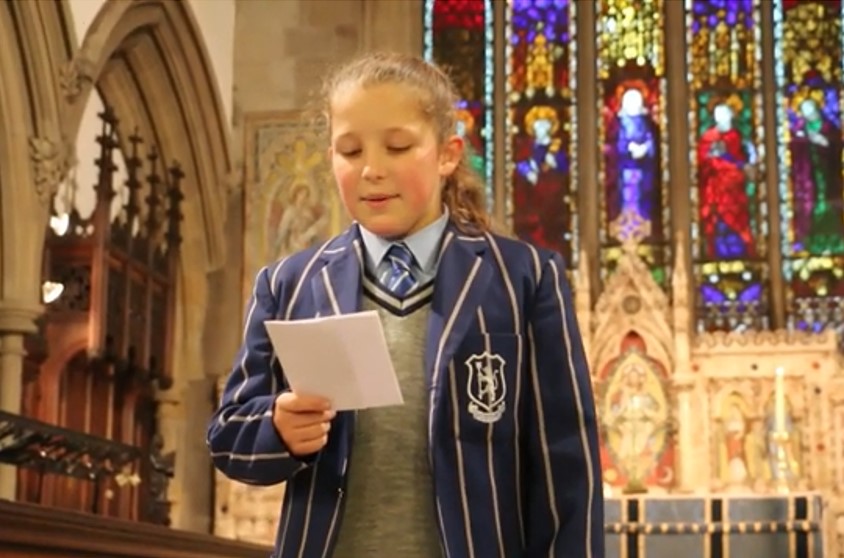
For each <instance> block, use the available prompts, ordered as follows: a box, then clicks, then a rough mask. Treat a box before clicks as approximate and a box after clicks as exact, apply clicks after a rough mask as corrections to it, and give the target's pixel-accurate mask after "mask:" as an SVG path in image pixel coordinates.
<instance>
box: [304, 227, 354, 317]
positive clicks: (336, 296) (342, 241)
mask: <svg viewBox="0 0 844 558" xmlns="http://www.w3.org/2000/svg"><path fill="white" fill-rule="evenodd" d="M361 242H362V241H361V238H360V235H359V233H358V230H357V225H353V226H352V227H350V228H349V229H348V230H347V231H346V234H344V235H343V236H341V237H339V238H338V239H337V242H332V243H331V244H329V245H328V246H326V247H325V249H323V252H322V254H321V256H320V257H321V259H322V261H323V262H324V265H323V266H322V269H319V270H318V271H317V272H316V273H315V274H314V276H313V277H312V278H311V292H312V294H313V297H314V308H315V312H316V315H317V316H330V315H334V314H350V313H352V312H357V311H358V310H360V297H361V270H362V265H363V264H362V257H363V251H362V250H363V249H362V246H361Z"/></svg>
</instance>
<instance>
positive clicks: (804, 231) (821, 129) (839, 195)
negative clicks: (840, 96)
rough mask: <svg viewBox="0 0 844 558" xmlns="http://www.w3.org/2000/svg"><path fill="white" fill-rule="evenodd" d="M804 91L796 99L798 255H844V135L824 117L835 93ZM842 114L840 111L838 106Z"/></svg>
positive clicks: (794, 183) (793, 161)
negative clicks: (843, 173)
mask: <svg viewBox="0 0 844 558" xmlns="http://www.w3.org/2000/svg"><path fill="white" fill-rule="evenodd" d="M832 93H833V95H831V97H832V98H831V99H825V98H824V93H823V91H822V90H820V89H814V90H810V89H804V90H803V91H800V92H799V93H798V94H797V95H795V96H794V98H793V100H792V111H793V114H792V119H791V143H790V151H791V180H792V188H793V196H794V205H793V208H794V242H795V246H794V250H795V251H796V252H802V251H807V252H810V253H812V254H841V253H844V208H842V204H844V192H842V180H841V148H842V145H841V130H840V129H839V128H838V127H836V125H835V124H834V121H833V120H832V119H831V118H829V117H828V116H827V115H825V114H824V109H825V100H829V101H831V102H833V103H836V104H837V102H838V100H837V98H836V96H835V95H834V93H835V92H834V91H832ZM834 110H837V107H834Z"/></svg>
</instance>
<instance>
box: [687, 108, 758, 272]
mask: <svg viewBox="0 0 844 558" xmlns="http://www.w3.org/2000/svg"><path fill="white" fill-rule="evenodd" d="M740 103H741V101H740V99H738V97H735V96H734V97H731V98H730V99H729V100H716V101H715V102H714V103H713V104H712V106H713V108H712V118H713V119H714V125H712V126H711V127H709V128H708V129H707V130H705V131H704V132H703V134H702V135H701V137H700V140H699V143H698V148H697V163H698V187H699V207H700V221H701V226H702V229H703V234H704V238H705V248H704V254H705V257H707V258H710V259H736V258H742V257H747V256H752V255H753V254H754V243H753V232H752V230H751V222H750V212H749V211H748V208H749V194H748V191H749V190H750V186H751V184H752V182H753V180H754V179H755V176H754V168H755V167H754V165H755V164H756V162H757V156H756V150H755V148H754V147H753V144H752V143H750V142H748V141H745V140H744V138H743V137H742V135H741V132H740V131H739V130H737V129H736V127H735V126H734V119H735V117H736V114H737V112H738V110H737V109H739V108H740V106H737V105H740Z"/></svg>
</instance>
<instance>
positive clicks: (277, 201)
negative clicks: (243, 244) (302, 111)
mask: <svg viewBox="0 0 844 558" xmlns="http://www.w3.org/2000/svg"><path fill="white" fill-rule="evenodd" d="M324 157H325V155H324V154H323V153H321V152H316V151H312V150H310V149H309V147H308V142H307V141H305V140H304V139H303V138H297V139H296V140H295V141H294V142H293V149H292V152H282V153H280V154H278V155H277V158H276V161H275V164H274V165H273V168H272V169H271V171H270V172H269V173H268V176H267V179H266V187H268V188H269V189H271V191H272V194H271V196H270V198H269V203H268V204H267V219H266V228H267V242H268V244H267V249H268V251H269V252H270V253H269V258H270V259H272V258H278V257H282V256H285V255H287V254H291V253H293V252H296V251H299V250H302V249H304V248H307V247H308V246H310V245H312V244H315V243H317V242H318V241H319V240H321V239H323V238H325V237H326V236H327V235H328V232H329V228H330V225H331V211H330V208H329V206H328V204H326V203H324V202H323V200H322V199H320V196H319V195H318V194H317V192H315V191H314V189H315V188H318V187H319V185H320V184H322V180H321V179H320V178H321V177H320V176H319V170H320V169H321V168H322V166H323V162H324V161H323V159H324Z"/></svg>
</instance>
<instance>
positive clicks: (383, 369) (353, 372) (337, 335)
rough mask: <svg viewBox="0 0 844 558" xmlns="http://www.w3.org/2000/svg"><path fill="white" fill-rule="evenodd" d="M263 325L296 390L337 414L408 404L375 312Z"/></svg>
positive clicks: (273, 322) (269, 322) (291, 384)
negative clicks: (322, 401) (323, 400)
mask: <svg viewBox="0 0 844 558" xmlns="http://www.w3.org/2000/svg"><path fill="white" fill-rule="evenodd" d="M264 324H265V326H266V328H267V333H268V334H269V336H270V341H271V342H272V344H273V349H275V353H276V355H277V356H278V359H279V361H280V362H281V366H282V368H283V369H284V374H285V376H286V377H287V379H288V381H289V382H290V386H291V387H292V388H293V391H298V392H301V393H307V394H311V395H319V396H321V397H325V398H327V399H329V400H330V401H331V402H332V403H333V406H332V408H333V409H334V410H336V411H347V410H353V409H367V408H372V407H384V406H388V405H401V404H403V403H404V399H403V398H402V394H401V388H400V387H399V382H398V378H397V377H396V372H395V370H394V368H393V363H392V361H391V360H390V353H389V351H388V350H387V341H386V339H385V338H384V330H383V329H382V327H381V320H380V319H379V318H378V314H377V312H372V311H369V312H358V313H355V314H342V315H339V316H326V317H324V318H313V319H308V320H292V321H275V320H270V321H266V322H264Z"/></svg>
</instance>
